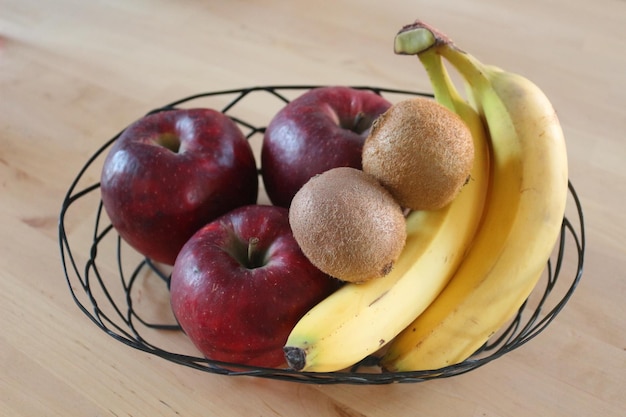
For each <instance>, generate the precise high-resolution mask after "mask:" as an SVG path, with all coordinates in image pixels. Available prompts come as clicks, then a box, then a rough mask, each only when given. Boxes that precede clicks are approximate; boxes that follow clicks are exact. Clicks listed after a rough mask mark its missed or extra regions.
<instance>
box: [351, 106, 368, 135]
mask: <svg viewBox="0 0 626 417" xmlns="http://www.w3.org/2000/svg"><path fill="white" fill-rule="evenodd" d="M364 118H365V114H364V113H363V112H362V111H360V112H358V113H357V114H356V116H355V118H354V125H353V126H354V127H353V130H354V131H355V132H357V133H361V132H362V131H363V130H365V129H361V126H360V124H361V122H362V121H363V119H364Z"/></svg>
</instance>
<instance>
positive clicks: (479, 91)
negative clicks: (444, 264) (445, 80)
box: [381, 21, 568, 371]
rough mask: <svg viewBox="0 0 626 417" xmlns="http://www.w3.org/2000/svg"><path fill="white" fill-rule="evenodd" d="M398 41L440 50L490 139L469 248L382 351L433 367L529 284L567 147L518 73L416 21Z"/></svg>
mask: <svg viewBox="0 0 626 417" xmlns="http://www.w3.org/2000/svg"><path fill="white" fill-rule="evenodd" d="M396 46H397V52H398V53H404V54H418V56H420V55H423V54H433V53H436V54H441V55H442V56H443V57H444V58H445V59H446V60H447V61H449V62H450V63H451V64H452V65H453V66H454V67H455V68H456V69H457V70H458V71H459V73H460V74H461V75H462V77H463V78H464V79H465V81H466V82H467V84H468V86H469V89H470V90H471V100H472V101H473V103H474V104H475V106H476V107H477V110H478V111H479V113H480V114H481V116H482V117H483V119H484V123H485V125H486V128H487V131H488V135H489V138H490V143H491V160H490V162H491V168H492V176H491V182H490V184H491V185H490V191H489V196H488V200H487V205H486V207H485V215H484V218H483V221H482V224H481V227H480V230H479V231H478V232H477V235H476V237H475V239H474V242H473V243H472V247H471V249H470V251H469V252H468V254H467V256H466V257H465V259H464V260H463V262H462V263H461V265H460V266H459V269H458V270H457V271H456V273H455V274H454V277H453V278H452V279H451V280H450V282H449V284H448V286H447V287H446V288H445V289H444V290H443V291H442V292H441V293H440V294H439V296H438V297H437V298H436V299H435V301H434V302H433V303H432V304H431V305H430V306H429V307H428V308H427V309H426V310H425V311H424V312H423V313H422V314H421V315H420V316H419V317H418V318H417V319H416V320H415V321H414V322H413V323H412V324H411V325H410V326H408V327H407V328H406V329H405V330H404V331H403V332H402V333H401V334H400V335H398V337H397V338H396V339H395V340H394V341H393V342H391V343H390V344H389V348H388V350H387V352H386V353H385V355H384V356H383V358H382V360H381V365H382V366H383V368H384V369H385V370H388V371H410V370H436V369H440V368H442V367H445V366H449V365H453V364H456V363H459V362H461V361H463V360H465V359H467V358H468V357H469V356H471V355H472V353H474V352H475V351H476V350H477V349H479V348H480V347H481V346H482V345H483V344H484V343H485V342H486V341H487V340H488V338H489V337H490V336H491V335H492V334H493V333H495V332H496V331H497V330H498V329H500V328H501V327H502V326H503V325H504V324H505V323H506V322H507V321H508V320H509V319H510V318H511V317H512V316H513V315H514V314H515V312H516V311H517V310H518V308H519V307H520V306H521V304H522V303H523V302H524V300H526V298H527V297H528V295H529V294H530V292H531V291H532V289H533V288H534V286H535V285H536V283H537V280H538V279H539V277H540V276H541V273H542V271H543V270H544V268H545V266H546V262H547V260H548V258H549V256H550V254H551V252H552V250H553V247H554V244H555V242H556V240H557V238H558V234H559V230H560V227H561V223H562V220H563V214H564V210H565V204H566V198H567V180H568V177H567V176H568V167H567V153H566V148H565V141H564V137H563V131H562V129H561V126H560V124H559V121H558V119H557V116H556V113H555V110H554V108H553V106H552V105H551V103H550V101H549V100H548V98H547V97H546V96H545V94H544V93H543V92H542V91H541V90H540V89H539V88H538V87H537V86H536V85H534V84H533V83H532V82H530V81H529V80H527V79H526V78H524V77H522V76H520V75H516V74H512V73H510V72H505V71H502V70H500V69H496V68H495V67H491V66H487V65H483V64H482V63H480V62H479V61H478V60H477V59H476V58H475V57H473V56H472V55H470V54H468V53H465V52H463V51H461V50H459V49H458V48H456V47H455V46H454V44H453V43H452V42H451V41H450V40H449V39H447V37H445V36H444V35H442V34H441V33H439V32H437V31H436V30H435V29H433V28H431V27H429V26H427V25H426V24H423V23H422V22H419V21H418V22H416V23H415V24H413V25H410V26H407V27H405V28H403V30H401V31H400V32H399V33H398V35H397V37H396ZM429 51H430V52H429Z"/></svg>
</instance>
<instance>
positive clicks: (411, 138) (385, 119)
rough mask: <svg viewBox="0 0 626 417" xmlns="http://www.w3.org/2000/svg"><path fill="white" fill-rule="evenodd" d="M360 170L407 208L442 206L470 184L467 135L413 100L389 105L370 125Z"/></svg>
mask: <svg viewBox="0 0 626 417" xmlns="http://www.w3.org/2000/svg"><path fill="white" fill-rule="evenodd" d="M362 158H363V171H365V172H367V173H368V174H370V175H372V176H374V178H376V179H377V180H378V181H379V182H380V184H382V185H383V186H384V187H385V188H386V189H387V190H389V192H390V193H391V194H392V195H393V197H394V198H395V199H396V200H397V201H398V203H399V204H400V205H401V206H402V207H403V208H406V209H412V210H435V209H439V208H442V207H444V206H446V205H447V204H448V203H450V202H451V201H452V200H453V199H454V198H455V197H456V196H457V194H458V193H459V192H460V190H461V188H462V187H463V185H464V184H465V183H466V182H467V180H468V179H469V175H470V171H471V168H472V165H473V163H474V144H473V142H472V134H471V132H470V130H469V128H468V127H467V125H466V124H465V122H464V121H463V120H462V119H461V118H460V117H459V116H458V115H457V114H456V113H454V112H452V111H451V110H449V109H448V108H446V107H444V106H443V105H441V104H439V103H437V102H436V101H434V100H432V99H429V98H425V97H415V98H410V99H406V100H403V101H400V102H398V103H396V104H394V105H393V106H391V107H390V108H389V109H388V110H387V111H386V112H385V113H383V114H382V115H381V116H380V117H379V118H378V119H376V121H375V122H374V124H373V125H372V128H371V130H370V133H369V135H368V137H367V139H366V140H365V143H364V145H363V154H362Z"/></svg>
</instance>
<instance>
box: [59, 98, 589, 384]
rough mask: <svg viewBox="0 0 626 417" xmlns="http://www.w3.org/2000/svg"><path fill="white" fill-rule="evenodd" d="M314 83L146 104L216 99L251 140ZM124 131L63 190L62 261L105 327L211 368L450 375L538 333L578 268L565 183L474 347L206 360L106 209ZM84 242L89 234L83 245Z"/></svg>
mask: <svg viewBox="0 0 626 417" xmlns="http://www.w3.org/2000/svg"><path fill="white" fill-rule="evenodd" d="M315 87H319V86H312V85H302V86H269V87H252V88H245V89H237V90H224V91H218V92H208V93H202V94H197V95H193V96H190V97H186V98H183V99H181V100H177V101H175V102H173V103H170V104H168V105H165V106H163V107H159V108H157V109H155V110H153V111H151V112H149V113H155V112H159V111H167V110H171V109H174V108H189V107H209V108H214V109H221V111H222V112H223V113H224V114H226V115H228V116H229V117H230V118H231V119H232V120H233V121H235V122H236V123H237V124H238V125H239V127H240V128H241V129H242V130H243V131H244V134H246V135H247V137H248V140H251V141H252V140H262V137H263V132H264V131H265V126H266V124H267V123H268V122H269V120H270V119H271V117H272V116H273V115H274V114H275V113H276V112H277V111H278V110H279V109H280V108H281V107H282V106H284V105H285V104H286V103H288V102H289V101H290V100H291V99H293V98H295V97H297V96H299V95H301V94H302V93H304V92H306V91H307V90H309V89H311V88H315ZM353 88H357V89H363V90H369V91H373V92H375V93H376V94H380V95H382V96H384V97H386V98H387V99H388V100H389V101H391V102H397V101H398V100H401V99H405V98H409V97H411V96H425V97H432V95H430V94H426V93H419V92H410V91H402V90H392V89H385V88H378V87H358V86H355V87H353ZM255 119H258V120H256V121H255ZM120 134H121V132H120V133H118V134H117V135H116V136H114V137H113V138H111V139H110V140H109V141H107V142H106V143H105V144H104V145H103V146H102V147H101V148H100V149H98V150H97V151H96V152H95V154H94V155H93V156H91V157H90V158H89V160H88V161H87V162H86V163H85V165H84V166H83V168H82V169H81V170H80V172H79V173H78V175H77V177H76V178H75V180H74V181H73V182H72V184H71V185H70V188H69V190H68V191H67V194H66V196H65V199H64V201H63V205H62V208H61V212H60V218H59V245H60V251H61V261H62V267H63V271H64V273H65V277H66V280H67V284H68V286H69V289H70V292H71V295H72V297H73V299H74V301H75V302H76V304H77V305H78V307H79V308H80V310H81V311H82V312H83V313H84V314H85V315H87V317H89V318H90V319H91V321H92V322H93V323H94V324H95V325H97V326H98V327H99V328H100V329H102V330H103V331H104V332H105V333H106V334H108V335H109V336H111V337H112V338H113V339H115V340H117V341H119V342H122V343H124V344H126V345H128V346H130V347H132V348H135V349H138V350H141V351H144V352H147V353H149V354H152V355H156V356H158V357H161V358H163V359H166V360H168V361H171V362H174V363H177V364H180V365H184V366H187V367H190V368H194V369H197V370H201V371H205V372H210V373H214V374H221V375H229V376H242V375H247V376H253V377H260V378H269V379H276V380H286V381H293V382H300V383H312V384H388V383H416V382H423V381H428V380H433V379H439V378H447V377H451V376H455V375H459V374H463V373H466V372H469V371H472V370H474V369H476V368H479V367H481V366H483V365H485V364H487V363H489V362H491V361H493V360H495V359H497V358H499V357H501V356H502V355H505V354H506V353H508V352H510V351H512V350H514V349H517V348H519V347H520V346H522V345H523V344H525V343H526V342H528V341H529V340H531V339H532V338H534V337H535V336H537V335H538V334H539V333H541V332H542V331H543V330H544V329H545V328H546V327H547V326H548V325H549V324H550V323H551V322H552V320H554V318H555V317H556V316H557V315H558V314H559V312H560V311H561V310H562V309H563V307H564V306H565V304H566V303H567V302H568V300H569V299H570V297H571V296H572V294H573V292H574V291H575V289H576V286H577V284H578V282H579V281H580V279H581V277H582V271H583V258H584V252H585V229H584V220H583V211H582V207H581V204H580V201H579V199H578V196H577V194H576V191H575V189H574V187H573V185H572V184H571V183H570V184H569V197H568V204H567V210H566V214H565V217H564V218H563V223H562V228H561V233H560V236H559V239H558V241H557V243H556V245H555V248H554V251H553V254H552V256H551V258H550V260H549V261H548V263H547V265H546V269H545V271H544V274H543V277H542V278H541V280H540V281H539V283H538V284H537V286H536V287H535V289H534V290H533V292H532V294H531V295H530V296H529V298H528V299H527V300H526V302H525V303H524V305H523V306H522V307H521V308H520V309H519V311H518V313H517V315H516V316H515V317H514V318H513V319H512V320H511V321H509V322H508V323H507V324H506V325H505V326H504V327H503V328H502V329H501V330H500V331H499V332H498V333H496V334H495V335H493V336H492V337H491V338H490V339H489V341H488V342H487V343H486V344H485V345H484V346H482V347H481V348H480V349H479V350H478V351H477V352H476V353H475V354H474V355H472V356H471V357H470V358H468V359H467V360H465V361H463V362H461V363H459V364H456V365H452V366H448V367H445V368H441V369H436V370H430V371H414V372H395V373H392V372H384V371H381V369H380V368H379V366H378V357H376V356H370V357H367V358H365V359H364V360H363V361H361V362H360V363H359V364H357V365H355V366H354V367H353V368H352V369H350V370H346V371H341V372H325V373H317V372H298V371H294V370H291V369H274V368H259V367H252V366H246V365H241V364H234V363H224V362H217V361H213V360H209V359H206V358H204V357H201V356H199V355H200V354H199V352H197V350H195V348H194V347H193V345H192V344H191V342H190V341H189V340H188V339H187V338H186V336H185V335H184V334H183V332H182V331H181V330H180V328H179V326H178V325H177V324H176V320H175V319H174V317H173V314H172V312H171V308H170V304H169V298H168V295H169V290H168V285H169V271H168V267H164V266H161V265H158V264H155V263H153V262H151V261H150V260H149V259H146V258H144V257H142V256H141V255H139V254H138V253H137V252H136V251H134V250H133V249H132V248H130V247H129V246H128V245H127V244H126V243H125V242H124V241H123V240H122V239H121V238H120V237H119V235H118V234H117V233H116V231H115V229H114V228H113V227H112V226H111V224H110V222H109V220H108V218H107V216H106V213H105V211H104V210H103V207H102V202H101V200H100V192H99V187H100V184H99V182H98V181H99V178H100V170H101V169H102V163H103V161H104V158H105V157H106V151H107V149H108V148H109V147H110V146H111V144H112V143H113V142H114V141H115V140H116V139H117V138H118V137H119V135H120ZM570 218H571V219H572V220H570ZM74 242H81V244H80V245H77V244H76V243H74ZM85 242H90V243H87V245H88V246H85ZM170 269H171V268H170Z"/></svg>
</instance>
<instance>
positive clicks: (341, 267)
mask: <svg viewBox="0 0 626 417" xmlns="http://www.w3.org/2000/svg"><path fill="white" fill-rule="evenodd" d="M289 222H290V224H291V228H292V231H293V235H294V237H295V239H296V241H297V242H298V244H299V245H300V248H301V249H302V252H303V253H304V254H305V256H306V257H307V258H308V259H309V260H310V261H311V263H312V264H313V265H315V266H316V267H317V268H319V269H320V270H322V271H323V272H325V273H327V274H329V275H331V276H333V277H335V278H337V279H340V280H342V281H347V282H357V283H361V282H365V281H368V280H371V279H374V278H378V277H382V276H384V275H386V274H387V273H389V272H390V271H391V269H392V267H393V265H394V263H395V261H396V260H397V259H398V257H399V256H400V252H401V251H402V248H403V247H404V244H405V242H406V222H405V218H404V215H403V212H402V209H401V207H400V206H399V205H398V203H397V202H396V201H395V200H394V199H393V197H392V196H391V194H389V192H388V191H387V190H386V189H385V188H383V187H382V186H381V185H380V184H379V183H378V182H377V181H376V180H375V179H374V178H373V177H371V176H370V175H368V174H366V173H364V172H363V171H361V170H358V169H355V168H348V167H340V168H333V169H331V170H329V171H326V172H324V173H322V174H320V175H317V176H315V177H313V178H311V179H310V180H309V181H308V182H307V183H306V184H305V185H304V186H302V188H301V189H300V190H299V191H298V192H297V193H296V195H295V196H294V198H293V200H292V202H291V206H290V208H289Z"/></svg>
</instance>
